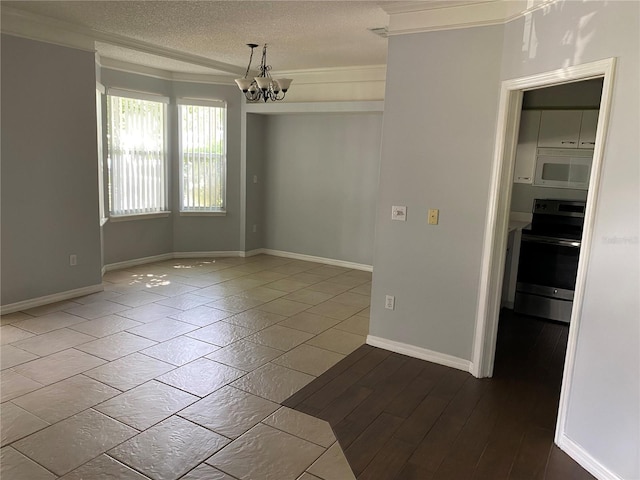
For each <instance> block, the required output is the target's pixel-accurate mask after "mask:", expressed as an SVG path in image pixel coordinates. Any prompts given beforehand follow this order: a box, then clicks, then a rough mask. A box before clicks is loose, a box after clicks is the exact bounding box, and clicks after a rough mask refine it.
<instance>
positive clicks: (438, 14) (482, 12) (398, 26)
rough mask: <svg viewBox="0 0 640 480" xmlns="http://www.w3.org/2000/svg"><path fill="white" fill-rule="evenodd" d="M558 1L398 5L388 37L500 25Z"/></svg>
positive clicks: (492, 0)
mask: <svg viewBox="0 0 640 480" xmlns="http://www.w3.org/2000/svg"><path fill="white" fill-rule="evenodd" d="M558 1H560V0H483V1H478V0H476V1H469V2H467V1H452V2H447V1H434V2H399V3H400V4H399V5H391V6H390V7H387V8H386V9H385V11H386V12H387V13H389V29H388V30H389V33H388V35H389V36H390V37H391V36H394V35H406V34H412V33H421V32H431V31H438V30H453V29H458V28H471V27H480V26H488V25H500V24H504V23H507V22H510V21H512V20H514V19H516V18H518V17H522V16H524V15H527V14H530V13H532V12H534V11H536V10H539V9H542V8H548V7H549V6H550V5H552V4H554V3H556V2H558Z"/></svg>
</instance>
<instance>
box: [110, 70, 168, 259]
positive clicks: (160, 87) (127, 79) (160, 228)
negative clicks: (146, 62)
mask: <svg viewBox="0 0 640 480" xmlns="http://www.w3.org/2000/svg"><path fill="white" fill-rule="evenodd" d="M101 83H102V84H103V85H104V86H105V88H106V89H107V94H108V93H109V88H122V89H125V90H136V91H140V92H148V93H155V94H158V95H163V96H166V97H170V96H171V93H172V91H171V82H169V81H167V80H161V79H158V78H152V77H147V76H143V75H135V74H132V73H126V72H120V71H116V70H109V69H106V68H103V69H102V70H101ZM104 110H105V112H106V110H107V108H106V103H105V104H104ZM172 112H173V110H172V109H171V108H170V109H169V110H168V112H167V113H168V114H167V128H168V132H171V131H172V130H173V128H172V127H173V125H175V122H174V118H173V117H174V115H172V114H171V113H172ZM104 118H105V124H104V125H103V130H104V132H106V131H107V122H106V118H107V117H106V114H105V117H104ZM104 145H105V151H106V148H107V140H106V136H105V137H104ZM170 151H171V150H170ZM172 157H173V156H172ZM104 161H105V163H106V162H107V156H106V154H105V157H104ZM107 181H108V176H107V175H105V182H107ZM105 189H106V188H105ZM169 199H170V201H172V200H173V199H172V197H169ZM105 209H106V210H107V212H108V211H109V203H108V200H107V201H106V203H105ZM172 215H175V213H174V214H172ZM172 220H173V219H172V216H169V217H165V218H149V219H144V220H133V221H123V222H112V221H108V222H107V223H105V224H104V225H103V227H102V233H103V244H104V252H103V254H104V263H105V265H109V264H111V263H117V262H123V261H125V260H132V259H136V258H144V257H150V256H154V255H161V254H164V253H170V252H172V251H173V231H172Z"/></svg>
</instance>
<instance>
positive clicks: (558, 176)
mask: <svg viewBox="0 0 640 480" xmlns="http://www.w3.org/2000/svg"><path fill="white" fill-rule="evenodd" d="M590 175H591V158H586V157H573V156H551V155H538V158H537V161H536V173H535V178H534V184H535V185H539V186H543V187H555V188H575V189H587V188H588V187H589V177H590Z"/></svg>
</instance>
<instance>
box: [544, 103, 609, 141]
mask: <svg viewBox="0 0 640 480" xmlns="http://www.w3.org/2000/svg"><path fill="white" fill-rule="evenodd" d="M597 125H598V110H543V111H542V118H541V119H540V134H539V135H538V147H542V148H587V149H593V148H594V146H595V144H596V127H597Z"/></svg>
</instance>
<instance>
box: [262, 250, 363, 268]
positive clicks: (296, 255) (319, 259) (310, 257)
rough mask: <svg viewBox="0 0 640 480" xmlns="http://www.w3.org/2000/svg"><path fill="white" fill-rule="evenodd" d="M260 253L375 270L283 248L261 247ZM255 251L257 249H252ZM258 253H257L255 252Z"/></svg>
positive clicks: (336, 265)
mask: <svg viewBox="0 0 640 480" xmlns="http://www.w3.org/2000/svg"><path fill="white" fill-rule="evenodd" d="M259 250H261V251H260V253H264V254H266V255H273V256H274V257H285V258H292V259H294V260H304V261H307V262H317V263H324V264H325V265H333V266H334V267H344V268H351V269H353V270H363V271H365V272H373V266H371V265H365V264H363V263H353V262H346V261H344V260H335V259H333V258H325V257H315V256H313V255H304V254H302V253H293V252H285V251H282V250H271V249H269V248H261V249H259ZM252 252H255V250H252ZM254 255H256V254H254Z"/></svg>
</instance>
